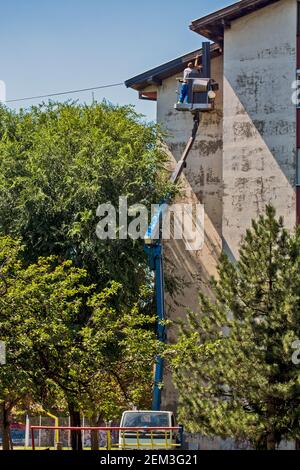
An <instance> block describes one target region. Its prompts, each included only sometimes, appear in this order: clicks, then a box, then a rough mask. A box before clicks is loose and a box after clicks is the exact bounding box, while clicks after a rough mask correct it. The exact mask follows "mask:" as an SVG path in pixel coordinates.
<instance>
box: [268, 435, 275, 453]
mask: <svg viewBox="0 0 300 470" xmlns="http://www.w3.org/2000/svg"><path fill="white" fill-rule="evenodd" d="M276 444H277V441H276V436H275V434H274V433H273V432H270V434H268V435H267V450H276Z"/></svg>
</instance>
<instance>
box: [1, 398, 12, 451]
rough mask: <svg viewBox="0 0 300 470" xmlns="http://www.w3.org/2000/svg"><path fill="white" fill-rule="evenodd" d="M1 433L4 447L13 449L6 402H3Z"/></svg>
mask: <svg viewBox="0 0 300 470" xmlns="http://www.w3.org/2000/svg"><path fill="white" fill-rule="evenodd" d="M1 434H2V449H3V450H12V440H11V436H10V422H9V414H8V412H7V410H6V407H5V403H2V404H1Z"/></svg>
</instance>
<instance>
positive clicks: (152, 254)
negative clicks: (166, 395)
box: [144, 112, 200, 411]
mask: <svg viewBox="0 0 300 470" xmlns="http://www.w3.org/2000/svg"><path fill="white" fill-rule="evenodd" d="M199 124H200V112H196V113H195V114H194V126H193V131H192V134H191V137H190V138H189V140H188V142H187V145H186V147H185V149H184V152H183V154H182V157H181V159H180V160H179V162H178V163H177V165H176V168H175V171H174V172H173V174H172V176H171V182H172V183H176V182H177V181H178V179H179V177H180V175H181V173H182V171H183V169H184V168H185V165H186V159H187V157H188V155H189V153H190V151H191V149H192V146H193V144H194V142H195V138H196V135H197V131H198V128H199ZM169 199H170V197H168V196H167V197H166V198H165V200H164V201H163V202H162V203H161V204H160V205H159V209H158V211H157V213H156V214H155V215H154V217H153V219H152V221H151V224H150V226H149V228H148V230H147V232H146V235H145V238H144V242H145V251H146V253H147V254H148V259H149V266H150V269H151V270H152V271H155V297H156V312H157V337H158V339H159V341H162V342H165V340H166V328H165V325H164V321H165V296H164V294H165V291H164V267H163V247H162V240H161V225H162V220H163V216H164V213H165V212H166V211H167V204H168V202H169ZM163 373H164V362H163V358H162V357H160V356H158V357H157V358H156V361H155V376H154V393H153V402H152V409H153V410H154V411H158V410H160V405H161V383H162V381H163Z"/></svg>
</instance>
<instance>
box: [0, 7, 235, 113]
mask: <svg viewBox="0 0 300 470" xmlns="http://www.w3.org/2000/svg"><path fill="white" fill-rule="evenodd" d="M231 3H234V1H230V0H229V1H226V0H209V1H208V0H205V1H203V0H202V1H200V0H187V1H184V0H152V1H145V0H129V1H126V0H106V1H104V0H26V1H23V0H1V19H2V21H1V27H0V40H1V59H0V60H1V76H0V80H4V81H5V82H6V86H7V99H13V98H20V97H25V96H32V95H40V94H41V95H43V94H47V93H51V92H59V91H65V90H72V89H77V88H86V87H92V86H97V85H102V84H103V85H105V84H108V83H115V82H122V81H124V80H126V79H128V78H130V77H132V76H134V75H136V74H138V73H141V72H143V71H145V70H147V69H149V68H151V67H154V66H156V65H159V64H161V63H164V62H166V61H168V60H171V59H173V58H175V57H177V56H180V55H182V54H184V53H186V52H189V51H192V50H194V49H197V48H198V47H200V45H201V37H200V36H199V35H197V34H195V33H193V32H191V31H190V30H189V28H188V26H189V23H190V21H191V20H193V19H196V18H199V17H201V16H203V15H205V14H207V13H210V12H212V11H214V10H217V9H219V8H222V7H224V6H227V5H229V4H231ZM70 97H74V98H79V99H80V101H85V102H91V99H92V94H91V92H88V93H81V94H78V95H70V96H69V98H70ZM95 98H96V99H97V100H98V101H100V100H102V99H103V98H106V99H108V100H110V101H112V102H113V103H119V104H127V103H132V104H134V105H136V108H137V110H138V111H139V112H141V113H143V114H145V115H146V116H147V118H150V119H154V117H155V104H154V103H152V102H143V101H139V100H138V99H137V93H136V92H134V91H133V90H130V89H129V90H127V89H126V88H125V87H119V88H112V89H109V90H104V91H101V90H100V91H96V92H95ZM57 99H58V98H57ZM59 99H60V100H63V99H66V98H59ZM36 103H37V101H27V102H23V103H18V104H16V106H15V107H19V106H21V105H22V106H23V107H28V106H30V105H31V104H36ZM12 107H13V106H12Z"/></svg>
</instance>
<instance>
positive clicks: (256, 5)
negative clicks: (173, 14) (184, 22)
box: [190, 0, 280, 43]
mask: <svg viewBox="0 0 300 470" xmlns="http://www.w3.org/2000/svg"><path fill="white" fill-rule="evenodd" d="M278 1H280V0H242V1H240V2H237V3H234V4H233V5H230V6H228V7H226V8H222V10H218V11H216V12H214V13H211V14H210V15H207V16H204V17H202V18H199V19H197V20H194V21H192V22H191V24H190V29H191V30H192V31H195V32H196V33H198V34H201V35H202V36H204V37H206V38H208V39H210V40H212V41H215V42H217V43H220V42H222V41H223V38H224V29H225V28H227V27H230V23H231V21H233V20H236V19H237V18H241V17H242V16H246V15H248V14H249V13H252V12H253V11H256V10H259V9H261V8H264V7H266V6H267V5H271V4H272V3H276V2H278Z"/></svg>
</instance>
